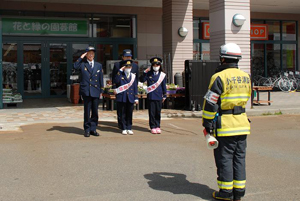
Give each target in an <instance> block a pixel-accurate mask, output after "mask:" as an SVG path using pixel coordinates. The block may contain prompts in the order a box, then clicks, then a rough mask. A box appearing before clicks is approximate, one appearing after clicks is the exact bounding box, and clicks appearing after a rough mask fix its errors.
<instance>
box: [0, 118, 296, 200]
mask: <svg viewBox="0 0 300 201" xmlns="http://www.w3.org/2000/svg"><path fill="white" fill-rule="evenodd" d="M299 119H300V115H278V116H261V117H257V116H256V117H251V120H252V133H251V135H250V136H249V137H248V149H247V194H246V197H245V198H244V199H243V200H245V201H253V200H255V201H277V200H278V201H281V200H285V201H296V200H299V199H300V198H299V196H300V194H299V190H300V186H299V180H300V175H299V168H300V158H299V155H300V149H299V143H300V140H299V130H300V124H299ZM200 125H201V119H199V118H180V119H179V118H177V119H169V120H164V121H163V123H162V130H163V134H162V135H151V134H150V133H149V130H148V128H147V127H148V122H147V121H146V120H134V127H133V129H134V131H135V134H134V135H133V136H122V135H120V134H119V133H120V131H119V130H117V129H116V123H115V122H110V121H101V122H100V127H99V128H98V130H99V131H100V132H101V133H102V136H100V137H90V138H84V137H83V136H82V122H79V123H48V124H34V125H28V126H24V127H22V130H23V132H13V131H11V132H2V133H0V161H1V163H0V170H1V171H0V178H1V179H0V186H1V188H0V189H1V190H0V200H1V201H15V200H16V201H18V200H20V201H27V200H28V201H34V200H43V201H44V200H50V201H51V200H56V201H62V200H66V201H74V200H75V201H81V200H89V201H90V200H91V201H99V200H101V201H102V200H104V201H110V200H113V201H114V200H116V201H119V200H122V201H135V200H136V201H166V200H172V201H177V200H178V201H190V200H191V201H193V200H212V199H211V193H212V191H213V190H214V189H217V185H216V168H215V165H214V161H213V155H212V151H211V150H208V149H207V148H206V146H205V141H204V137H203V134H202V133H201V126H200Z"/></svg>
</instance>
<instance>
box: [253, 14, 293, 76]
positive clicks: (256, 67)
mask: <svg viewBox="0 0 300 201" xmlns="http://www.w3.org/2000/svg"><path fill="white" fill-rule="evenodd" d="M251 23H252V24H265V25H267V27H268V38H267V40H257V41H255V40H251V43H252V46H251V47H252V49H251V59H252V62H251V63H252V65H251V67H252V75H253V77H255V76H258V75H259V76H260V75H262V76H266V77H272V76H277V75H278V74H279V73H280V72H283V71H295V70H298V65H297V62H298V61H297V56H298V53H297V51H298V50H297V43H298V42H297V40H298V39H297V32H296V30H297V28H298V27H297V24H296V22H295V21H280V20H277V21H274V20H252V22H251Z"/></svg>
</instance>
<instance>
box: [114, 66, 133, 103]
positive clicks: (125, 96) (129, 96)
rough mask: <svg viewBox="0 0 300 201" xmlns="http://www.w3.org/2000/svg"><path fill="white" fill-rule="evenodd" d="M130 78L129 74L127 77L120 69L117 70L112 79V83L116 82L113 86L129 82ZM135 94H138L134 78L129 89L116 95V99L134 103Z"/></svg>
mask: <svg viewBox="0 0 300 201" xmlns="http://www.w3.org/2000/svg"><path fill="white" fill-rule="evenodd" d="M130 80H131V75H130V76H129V78H127V77H126V75H125V73H124V72H123V71H121V70H119V72H118V73H117V75H116V76H115V79H113V81H114V83H115V84H116V85H115V86H116V87H115V88H118V87H119V86H122V85H125V84H127V83H130ZM137 94H138V89H137V82H136V80H135V81H134V82H133V84H132V85H131V86H130V88H129V89H127V90H126V91H124V92H122V93H119V94H117V95H116V101H117V102H123V103H126V102H128V101H129V102H130V103H134V101H135V100H138V97H137Z"/></svg>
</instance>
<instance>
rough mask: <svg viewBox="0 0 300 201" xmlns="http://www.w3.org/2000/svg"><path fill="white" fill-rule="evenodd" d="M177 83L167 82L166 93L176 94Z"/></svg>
mask: <svg viewBox="0 0 300 201" xmlns="http://www.w3.org/2000/svg"><path fill="white" fill-rule="evenodd" d="M177 87H178V86H177V85H175V84H173V83H172V84H167V94H176V89H177Z"/></svg>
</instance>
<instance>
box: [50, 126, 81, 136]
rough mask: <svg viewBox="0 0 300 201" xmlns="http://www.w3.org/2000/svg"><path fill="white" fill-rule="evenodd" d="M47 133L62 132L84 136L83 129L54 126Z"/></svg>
mask: <svg viewBox="0 0 300 201" xmlns="http://www.w3.org/2000/svg"><path fill="white" fill-rule="evenodd" d="M47 131H60V132H64V133H69V134H77V135H83V132H84V131H83V129H80V128H76V127H65V126H53V127H52V128H49V129H47Z"/></svg>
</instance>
